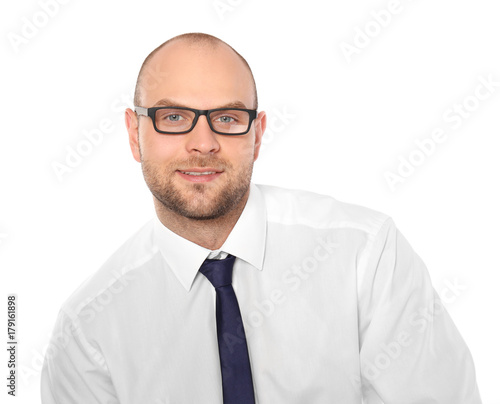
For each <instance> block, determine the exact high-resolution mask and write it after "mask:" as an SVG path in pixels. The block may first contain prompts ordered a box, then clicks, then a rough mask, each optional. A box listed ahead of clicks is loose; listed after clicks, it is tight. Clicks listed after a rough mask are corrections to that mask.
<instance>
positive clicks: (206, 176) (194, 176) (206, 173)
mask: <svg viewBox="0 0 500 404" xmlns="http://www.w3.org/2000/svg"><path fill="white" fill-rule="evenodd" d="M176 172H177V173H178V174H179V175H180V176H181V178H183V179H185V180H187V181H189V182H210V181H213V180H215V179H216V178H218V177H219V176H220V175H221V174H222V173H223V171H221V170H217V169H215V168H212V167H203V168H187V169H185V170H177V171H176Z"/></svg>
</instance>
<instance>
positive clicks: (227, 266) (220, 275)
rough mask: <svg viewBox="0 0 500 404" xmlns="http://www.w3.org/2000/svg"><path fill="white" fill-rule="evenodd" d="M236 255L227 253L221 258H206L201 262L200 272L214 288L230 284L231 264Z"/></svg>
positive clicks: (231, 275)
mask: <svg viewBox="0 0 500 404" xmlns="http://www.w3.org/2000/svg"><path fill="white" fill-rule="evenodd" d="M235 259H236V257H235V256H234V255H229V254H228V256H227V257H226V258H224V259H222V260H217V259H208V258H207V259H206V260H205V261H204V262H203V264H201V267H200V272H201V273H202V274H203V275H205V276H206V277H207V279H208V280H209V281H210V283H211V284H212V285H213V286H214V288H216V289H217V288H220V287H221V286H225V285H230V284H231V281H232V277H233V264H234V260H235Z"/></svg>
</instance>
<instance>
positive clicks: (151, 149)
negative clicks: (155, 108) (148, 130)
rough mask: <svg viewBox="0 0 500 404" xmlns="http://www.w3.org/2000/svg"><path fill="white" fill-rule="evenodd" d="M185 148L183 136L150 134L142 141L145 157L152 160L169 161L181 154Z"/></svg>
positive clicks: (142, 150)
mask: <svg viewBox="0 0 500 404" xmlns="http://www.w3.org/2000/svg"><path fill="white" fill-rule="evenodd" d="M182 148H183V143H182V139H181V136H162V135H158V134H156V133H155V134H151V135H150V134H148V135H146V136H144V137H143V141H142V142H141V152H142V155H143V158H145V159H151V160H157V161H158V160H160V161H168V160H171V159H172V158H174V157H175V156H176V155H177V154H179V152H180V150H181V149H182Z"/></svg>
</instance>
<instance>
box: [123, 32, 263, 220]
mask: <svg viewBox="0 0 500 404" xmlns="http://www.w3.org/2000/svg"><path fill="white" fill-rule="evenodd" d="M146 75H147V77H146V80H143V83H144V86H143V87H142V104H141V106H144V107H148V108H149V107H155V106H184V107H190V108H196V109H213V108H220V107H225V106H239V107H240V108H247V109H252V108H253V106H254V93H253V86H252V81H251V77H250V73H249V72H248V70H247V69H246V67H245V66H244V64H243V62H242V61H241V60H240V59H239V58H238V56H237V55H235V54H234V53H233V52H232V51H231V50H230V49H229V48H228V47H226V46H223V45H220V46H218V47H216V48H211V47H203V48H202V47H200V46H199V45H189V44H186V43H185V42H182V41H174V42H172V43H170V44H169V45H167V46H165V47H164V48H163V49H162V50H160V51H159V52H158V53H156V54H155V55H154V57H153V58H152V59H151V60H150V64H149V68H148V69H147V71H146ZM126 123H127V130H128V132H129V139H130V146H131V148H132V153H133V155H134V158H135V159H136V160H137V161H140V162H141V164H142V170H143V173H144V179H145V180H146V183H147V185H148V187H149V189H150V190H151V192H152V194H153V195H154V197H155V198H156V199H157V201H158V202H159V203H160V204H161V205H162V207H163V208H164V209H167V210H168V211H169V212H170V213H174V214H176V215H180V216H183V217H186V218H190V219H195V220H207V219H215V218H220V217H223V216H224V215H226V214H228V213H229V212H231V211H233V210H234V209H236V208H237V207H241V206H242V205H244V203H245V202H246V198H247V197H248V192H249V185H250V179H251V175H252V169H253V163H254V161H255V160H256V159H257V157H258V154H259V148H260V144H261V139H262V135H263V132H264V129H265V113H264V112H261V113H259V115H258V117H257V119H256V120H255V121H254V122H253V123H252V127H251V129H250V131H249V132H248V133H247V134H245V135H239V136H230V135H220V134H216V133H214V132H212V131H211V129H210V127H209V125H208V123H207V120H206V117H205V116H200V117H199V119H198V122H197V124H196V126H195V127H194V128H193V130H192V131H191V132H189V133H187V134H180V135H165V134H160V133H158V132H156V131H155V129H154V127H153V122H152V121H151V119H150V118H149V117H144V116H141V117H137V116H136V114H135V113H134V112H133V111H131V110H127V112H126Z"/></svg>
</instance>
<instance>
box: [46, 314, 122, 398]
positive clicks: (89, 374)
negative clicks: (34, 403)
mask: <svg viewBox="0 0 500 404" xmlns="http://www.w3.org/2000/svg"><path fill="white" fill-rule="evenodd" d="M41 395H42V404H82V403H85V404H119V401H118V399H117V397H116V393H115V389H114V387H113V384H112V381H111V377H110V375H109V372H108V370H107V367H106V364H105V361H104V358H103V357H102V355H101V354H100V352H99V350H98V349H97V347H95V346H93V345H92V344H90V343H89V342H88V341H87V339H86V338H85V336H84V334H83V332H82V330H81V328H80V326H79V322H78V318H76V317H75V318H70V316H69V315H68V314H66V313H65V312H64V311H62V310H61V312H60V313H59V316H58V318H57V321H56V325H55V328H54V331H53V334H52V338H51V341H50V344H49V347H48V348H47V351H46V353H45V359H44V364H43V369H42V375H41Z"/></svg>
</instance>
